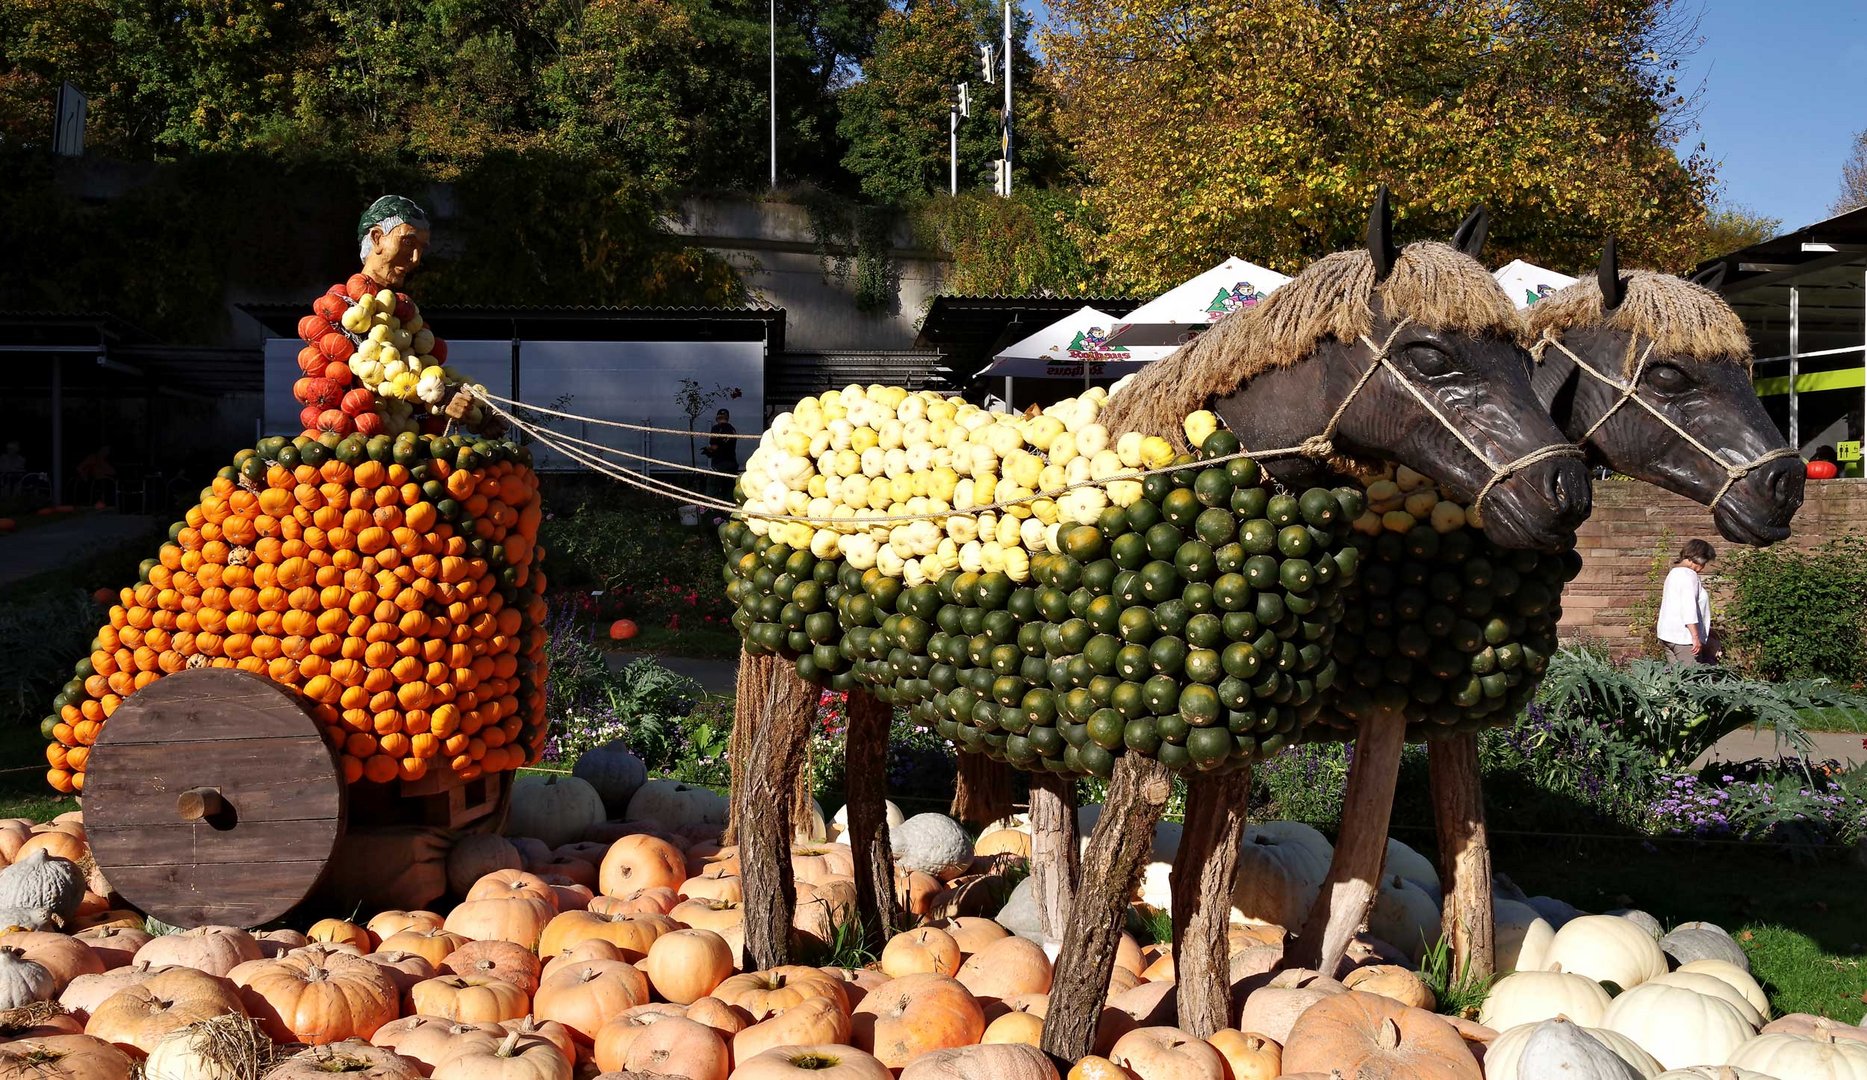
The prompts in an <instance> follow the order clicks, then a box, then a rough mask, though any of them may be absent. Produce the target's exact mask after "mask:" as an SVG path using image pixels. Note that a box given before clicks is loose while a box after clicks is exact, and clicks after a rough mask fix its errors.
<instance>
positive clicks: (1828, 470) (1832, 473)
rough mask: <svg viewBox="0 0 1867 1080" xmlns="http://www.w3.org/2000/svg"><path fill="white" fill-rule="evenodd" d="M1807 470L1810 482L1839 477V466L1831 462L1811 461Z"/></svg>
mask: <svg viewBox="0 0 1867 1080" xmlns="http://www.w3.org/2000/svg"><path fill="white" fill-rule="evenodd" d="M1808 470H1809V479H1811V480H1833V479H1834V478H1835V477H1837V476H1840V475H1841V468H1840V466H1838V465H1836V464H1835V463H1834V462H1832V461H1811V462H1809V464H1808Z"/></svg>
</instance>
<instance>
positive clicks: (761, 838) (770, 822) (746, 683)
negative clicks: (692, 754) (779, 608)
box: [733, 653, 817, 969]
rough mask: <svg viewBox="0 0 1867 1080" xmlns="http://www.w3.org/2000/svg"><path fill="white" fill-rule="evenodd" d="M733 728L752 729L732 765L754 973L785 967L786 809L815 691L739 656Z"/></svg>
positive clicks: (783, 671)
mask: <svg viewBox="0 0 1867 1080" xmlns="http://www.w3.org/2000/svg"><path fill="white" fill-rule="evenodd" d="M737 694H738V698H737V700H736V701H735V703H734V705H733V727H734V728H735V729H737V728H739V727H741V726H744V727H747V728H749V729H750V731H751V738H750V739H748V740H747V744H748V750H747V752H746V757H745V759H744V760H743V761H736V762H734V778H735V779H739V778H740V777H741V776H743V781H742V782H740V783H738V784H737V785H736V790H734V792H733V798H734V803H735V805H734V807H733V809H734V814H733V816H734V817H735V818H736V819H737V822H738V834H739V865H740V874H741V875H742V877H743V878H744V882H743V884H744V891H745V897H744V908H745V950H746V956H747V958H748V959H749V960H750V961H751V963H752V966H753V967H755V968H759V969H764V968H772V967H777V966H779V965H781V964H788V963H790V962H791V926H792V918H793V913H794V909H795V905H796V903H797V896H796V889H795V886H794V885H793V883H792V880H791V829H792V821H791V805H792V796H793V794H794V792H795V784H796V777H797V773H798V770H800V769H802V768H803V767H804V759H805V756H806V744H807V743H808V741H809V737H810V721H811V719H812V717H813V716H814V714H815V709H816V704H817V690H816V688H815V687H813V686H811V685H810V684H808V683H806V682H805V681H804V680H802V679H800V678H798V677H797V671H796V669H795V668H793V667H792V666H791V664H790V662H788V661H786V660H784V659H783V658H781V657H776V656H750V655H747V654H745V653H741V654H740V656H739V682H738V686H737Z"/></svg>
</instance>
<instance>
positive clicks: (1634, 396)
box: [1530, 330, 1802, 510]
mask: <svg viewBox="0 0 1867 1080" xmlns="http://www.w3.org/2000/svg"><path fill="white" fill-rule="evenodd" d="M1656 344H1657V342H1651V341H1649V342H1648V343H1647V347H1646V348H1645V349H1642V350H1641V352H1640V359H1639V361H1638V362H1636V363H1635V364H1634V371H1633V376H1632V377H1631V378H1629V379H1628V380H1627V381H1625V382H1623V381H1621V380H1620V379H1617V378H1615V377H1614V376H1612V375H1609V374H1606V373H1605V372H1602V371H1599V370H1597V369H1596V368H1595V367H1593V366H1592V365H1590V364H1588V363H1586V362H1584V361H1583V360H1582V358H1581V357H1579V356H1577V355H1575V353H1574V352H1572V351H1570V349H1569V347H1568V346H1567V345H1564V344H1563V343H1562V342H1561V341H1560V340H1559V339H1557V338H1555V337H1552V336H1551V335H1550V333H1549V331H1547V330H1545V331H1544V332H1543V336H1542V337H1541V338H1539V339H1538V340H1537V342H1536V344H1535V346H1533V347H1532V348H1531V350H1530V353H1531V355H1532V356H1534V357H1536V360H1537V362H1538V363H1542V361H1543V353H1544V352H1545V351H1546V350H1548V349H1551V348H1554V349H1555V350H1556V351H1557V352H1559V353H1561V354H1562V355H1564V356H1566V357H1568V358H1569V360H1570V362H1571V363H1573V364H1574V365H1575V366H1576V368H1578V369H1579V370H1581V371H1582V372H1584V373H1586V374H1588V375H1589V376H1591V377H1593V378H1596V379H1599V380H1601V381H1602V382H1604V383H1606V384H1608V385H1609V386H1611V387H1613V388H1614V389H1616V390H1619V391H1620V397H1618V398H1616V399H1615V401H1614V404H1612V405H1610V406H1608V408H1607V411H1606V412H1603V413H1602V414H1601V415H1600V416H1599V417H1597V418H1596V419H1595V422H1594V423H1592V424H1590V425H1588V430H1587V431H1584V432H1583V433H1582V438H1581V441H1582V442H1587V441H1588V440H1589V439H1591V438H1593V437H1594V434H1595V432H1596V431H1599V430H1600V429H1601V426H1602V425H1603V424H1606V423H1607V422H1608V420H1609V419H1610V418H1612V417H1613V416H1614V414H1615V413H1617V412H1619V411H1620V409H1621V406H1623V405H1626V404H1627V403H1628V402H1630V401H1631V402H1633V403H1634V404H1635V405H1638V406H1640V407H1641V408H1643V409H1645V410H1646V411H1647V413H1648V415H1650V416H1652V417H1653V418H1654V419H1655V420H1658V421H1659V422H1660V423H1661V424H1663V425H1665V426H1666V427H1667V428H1669V429H1671V430H1672V433H1673V434H1675V435H1677V436H1679V438H1680V439H1682V440H1683V441H1684V442H1685V444H1686V445H1687V446H1690V447H1692V448H1693V449H1694V450H1697V451H1698V452H1699V453H1701V454H1703V455H1705V458H1706V460H1708V461H1710V462H1711V463H1712V464H1713V465H1716V466H1718V467H1719V468H1721V469H1723V470H1724V484H1723V485H1722V486H1721V487H1719V488H1718V493H1717V494H1716V495H1713V496H1712V498H1711V502H1709V503H1707V504H1706V506H1707V507H1709V508H1710V509H1712V510H1716V509H1718V504H1719V503H1721V502H1723V501H1724V497H1725V496H1726V495H1728V494H1730V492H1731V488H1733V487H1734V486H1736V484H1737V482H1738V481H1739V480H1742V479H1743V478H1744V477H1746V476H1749V475H1750V474H1751V473H1753V472H1755V471H1756V470H1757V469H1759V468H1762V467H1763V466H1764V465H1767V464H1769V463H1770V462H1772V461H1776V460H1777V459H1779V458H1786V457H1794V458H1800V457H1801V456H1802V455H1801V454H1798V453H1797V452H1796V450H1795V448H1794V447H1791V446H1779V447H1777V448H1776V449H1775V450H1766V451H1764V452H1763V453H1761V454H1758V455H1757V456H1756V457H1754V458H1751V459H1750V460H1749V461H1745V462H1740V463H1739V464H1736V465H1733V464H1730V463H1729V462H1727V461H1726V460H1725V459H1724V458H1722V457H1719V456H1718V453H1717V451H1715V450H1713V449H1712V448H1711V447H1709V446H1706V445H1705V444H1704V443H1703V442H1700V441H1699V440H1698V439H1697V438H1696V437H1694V436H1693V434H1692V433H1691V432H1689V431H1687V430H1686V429H1685V428H1684V427H1683V426H1681V425H1680V424H1679V423H1678V422H1677V421H1675V420H1674V419H1673V418H1672V417H1670V416H1668V415H1666V413H1665V411H1664V410H1662V409H1660V408H1659V407H1658V406H1657V405H1654V404H1653V403H1652V402H1650V401H1648V400H1647V399H1646V398H1644V397H1641V396H1640V379H1641V377H1642V376H1643V375H1645V374H1646V370H1647V361H1648V360H1651V359H1652V358H1653V347H1654V345H1656ZM1638 345H1639V341H1638V339H1635V338H1632V337H1629V338H1628V341H1627V354H1628V356H1629V357H1631V356H1633V353H1634V349H1635V348H1636V347H1638Z"/></svg>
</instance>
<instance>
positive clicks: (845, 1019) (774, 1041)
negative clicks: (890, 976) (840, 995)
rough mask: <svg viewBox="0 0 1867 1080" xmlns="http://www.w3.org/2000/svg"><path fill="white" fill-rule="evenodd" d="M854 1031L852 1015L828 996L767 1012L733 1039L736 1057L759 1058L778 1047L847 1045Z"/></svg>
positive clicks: (809, 998)
mask: <svg viewBox="0 0 1867 1080" xmlns="http://www.w3.org/2000/svg"><path fill="white" fill-rule="evenodd" d="M850 1031H851V1024H850V1016H849V1013H848V1012H847V1011H846V1010H845V1009H844V1008H843V1007H842V1005H840V1004H838V1003H837V1002H836V1001H834V1000H832V999H830V998H827V997H808V998H804V999H803V1000H801V1001H798V1002H797V1003H795V1004H792V1005H787V1006H785V1007H784V1008H782V1009H778V1010H776V1011H773V1012H769V1013H766V1014H765V1015H763V1016H762V1017H759V1018H758V1022H757V1023H754V1024H752V1025H751V1026H749V1027H747V1028H745V1029H744V1030H742V1031H739V1032H737V1033H735V1034H734V1035H733V1037H732V1045H733V1058H734V1059H735V1060H744V1059H746V1058H750V1057H756V1056H757V1055H759V1054H762V1053H764V1052H765V1051H767V1050H770V1049H772V1048H774V1047H779V1046H808V1045H817V1044H824V1043H846V1042H848V1041H849V1038H850Z"/></svg>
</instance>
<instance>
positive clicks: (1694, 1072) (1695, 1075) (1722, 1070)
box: [1653, 1065, 1781, 1080]
mask: <svg viewBox="0 0 1867 1080" xmlns="http://www.w3.org/2000/svg"><path fill="white" fill-rule="evenodd" d="M1653 1080H1781V1078H1780V1077H1775V1076H1765V1075H1764V1074H1762V1073H1760V1072H1757V1071H1756V1070H1755V1069H1740V1068H1738V1067H1737V1066H1735V1065H1691V1066H1688V1067H1686V1068H1683V1069H1668V1070H1667V1071H1666V1072H1663V1073H1661V1074H1659V1075H1658V1076H1656V1077H1654V1078H1653Z"/></svg>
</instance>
